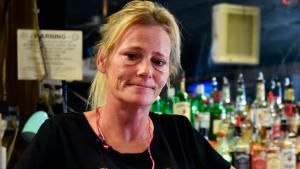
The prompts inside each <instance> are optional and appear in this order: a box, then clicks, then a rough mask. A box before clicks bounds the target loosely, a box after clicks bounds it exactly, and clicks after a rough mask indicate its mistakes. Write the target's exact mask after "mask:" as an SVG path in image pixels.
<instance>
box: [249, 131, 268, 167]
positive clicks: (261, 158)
mask: <svg viewBox="0 0 300 169" xmlns="http://www.w3.org/2000/svg"><path fill="white" fill-rule="evenodd" d="M250 156H251V158H250V159H251V160H250V166H251V169H266V168H267V155H266V151H265V145H264V143H263V142H262V138H261V137H260V136H259V134H258V130H257V129H256V128H255V127H254V128H253V135H252V140H251V144H250Z"/></svg>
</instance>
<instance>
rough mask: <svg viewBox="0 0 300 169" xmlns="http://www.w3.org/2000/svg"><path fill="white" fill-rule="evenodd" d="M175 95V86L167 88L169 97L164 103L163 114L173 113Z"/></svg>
mask: <svg viewBox="0 0 300 169" xmlns="http://www.w3.org/2000/svg"><path fill="white" fill-rule="evenodd" d="M174 97H175V88H174V87H170V88H168V89H167V98H166V99H165V100H164V104H163V111H162V113H163V114H173V103H174Z"/></svg>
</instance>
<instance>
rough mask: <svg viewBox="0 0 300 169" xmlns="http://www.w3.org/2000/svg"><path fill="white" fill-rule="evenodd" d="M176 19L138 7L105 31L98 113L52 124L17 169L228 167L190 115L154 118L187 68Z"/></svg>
mask: <svg viewBox="0 0 300 169" xmlns="http://www.w3.org/2000/svg"><path fill="white" fill-rule="evenodd" d="M180 44H181V42H180V31H179V28H178V25H177V23H176V20H175V18H174V16H173V15H172V14H171V13H170V12H169V11H168V10H167V9H165V8H164V7H162V6H161V5H159V4H156V3H153V2H150V1H131V2H129V3H128V4H127V5H125V7H124V8H123V9H122V10H120V11H119V12H117V13H115V14H113V15H112V16H110V18H109V19H108V22H107V24H105V25H104V27H103V31H102V39H101V41H100V43H99V51H98V55H97V68H98V70H99V71H98V73H97V75H96V77H95V79H94V81H93V83H92V87H91V90H90V97H89V99H90V102H91V108H92V109H91V111H88V112H85V113H83V114H64V115H59V116H56V117H54V118H52V119H50V120H47V121H46V122H45V123H44V124H43V126H42V127H41V129H40V130H39V132H38V134H37V135H36V137H35V139H34V141H33V142H32V144H31V145H30V147H29V149H28V150H27V151H26V154H25V155H24V158H23V159H21V160H20V162H19V164H18V166H17V167H16V168H17V169H42V168H49V169H50V168H68V169H99V168H108V169H154V168H157V169H165V168H171V169H205V168H215V169H229V168H230V164H228V163H227V162H226V161H225V160H224V159H223V158H222V157H221V156H220V155H219V154H218V153H216V151H214V149H213V148H212V147H211V146H210V144H209V143H208V142H207V141H206V140H205V139H204V138H203V137H202V136H201V135H200V134H199V133H197V132H196V131H195V130H194V129H193V128H192V126H191V125H190V123H189V121H188V120H187V119H186V118H185V117H183V116H175V115H173V116H172V115H160V116H159V115H156V114H153V113H149V111H150V106H151V104H152V102H153V101H154V100H155V98H156V97H157V96H158V95H159V94H160V92H161V90H162V88H163V87H164V86H165V85H167V84H168V82H169V80H170V78H172V77H174V76H175V75H176V73H177V71H178V69H179V68H180Z"/></svg>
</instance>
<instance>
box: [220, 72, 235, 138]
mask: <svg viewBox="0 0 300 169" xmlns="http://www.w3.org/2000/svg"><path fill="white" fill-rule="evenodd" d="M221 96H222V104H223V106H224V108H225V112H223V113H222V114H221V120H222V123H221V127H220V128H222V129H223V130H224V131H225V132H227V133H228V134H227V137H228V139H229V140H230V139H232V137H233V131H234V127H235V123H236V121H235V119H236V115H235V113H234V107H233V104H232V102H231V98H230V84H229V81H228V79H227V77H225V76H224V77H223V84H222V94H221Z"/></svg>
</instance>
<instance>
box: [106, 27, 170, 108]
mask: <svg viewBox="0 0 300 169" xmlns="http://www.w3.org/2000/svg"><path fill="white" fill-rule="evenodd" d="M170 51H171V43H170V38H169V35H168V33H167V32H166V31H165V30H164V29H163V27H161V26H158V25H152V26H150V25H140V24H134V25H132V26H130V27H129V28H128V29H127V30H126V31H125V33H124V34H123V35H122V37H121V38H120V40H119V41H118V42H117V43H116V45H115V47H114V50H113V52H112V53H111V54H110V56H108V57H107V58H108V60H107V62H105V63H104V66H103V70H104V73H106V74H107V79H108V81H107V82H108V84H107V92H108V93H107V99H108V103H109V102H110V101H112V100H110V99H113V100H117V101H121V102H123V103H127V104H128V103H129V104H135V105H137V106H149V105H151V104H152V102H153V101H154V100H155V98H156V97H157V96H158V95H159V94H160V92H161V90H162V88H163V87H164V85H165V84H166V82H167V79H168V77H169V64H170V63H169V60H170ZM100 71H101V70H100Z"/></svg>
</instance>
